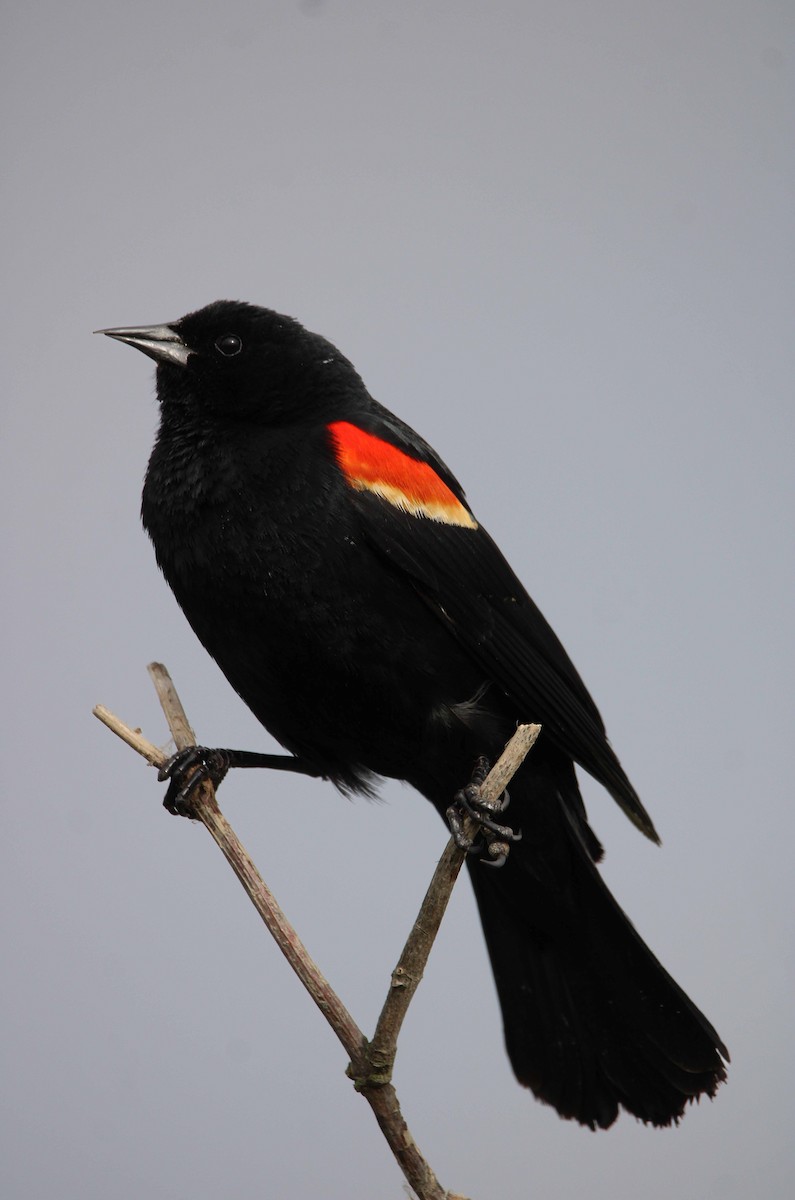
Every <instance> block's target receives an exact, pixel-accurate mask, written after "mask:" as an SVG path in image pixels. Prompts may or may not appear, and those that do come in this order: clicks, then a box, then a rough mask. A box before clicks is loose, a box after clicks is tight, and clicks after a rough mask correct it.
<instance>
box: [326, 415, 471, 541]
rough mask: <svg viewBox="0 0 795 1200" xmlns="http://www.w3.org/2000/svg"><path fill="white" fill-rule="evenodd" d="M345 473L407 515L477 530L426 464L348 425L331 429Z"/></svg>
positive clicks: (356, 484)
mask: <svg viewBox="0 0 795 1200" xmlns="http://www.w3.org/2000/svg"><path fill="white" fill-rule="evenodd" d="M328 428H329V433H330V434H331V440H332V444H333V446H334V453H335V455H336V457H337V463H338V465H339V467H340V470H341V471H342V473H343V475H344V476H345V478H346V479H347V481H348V483H349V484H350V486H351V487H353V488H356V489H357V490H358V491H369V492H374V493H375V495H376V496H380V497H381V499H382V500H387V501H388V502H389V503H390V504H394V505H395V507H396V508H400V509H402V510H403V512H407V513H411V514H412V516H415V517H427V518H429V519H430V520H431V521H442V522H444V523H445V524H446V525H463V526H465V527H466V528H467V529H477V527H478V526H477V521H476V520H475V518H474V517H473V516H472V513H471V512H470V511H469V509H468V508H467V507H466V505H464V504H462V503H461V501H460V500H459V499H458V497H457V496H456V495H455V493H454V492H452V491H451V490H450V488H449V487H448V486H447V484H446V483H445V482H444V480H443V479H440V478H439V476H438V475H437V474H436V472H435V471H434V469H433V467H431V466H429V464H428V463H425V462H421V461H420V460H419V459H417V458H412V457H411V455H409V454H406V453H404V451H403V450H398V448H397V447H396V446H393V445H392V444H391V443H390V442H385V441H384V440H383V439H382V438H380V437H377V436H376V435H375V434H374V433H366V432H365V431H364V430H363V429H359V427H358V426H357V425H351V424H350V422H349V421H334V422H333V423H332V424H331V425H329V427H328Z"/></svg>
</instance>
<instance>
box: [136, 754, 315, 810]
mask: <svg viewBox="0 0 795 1200" xmlns="http://www.w3.org/2000/svg"><path fill="white" fill-rule="evenodd" d="M230 767H265V768H269V769H270V770H272V771H295V772H297V773H298V774H299V775H310V776H312V777H313V778H315V779H318V778H321V777H322V775H323V772H322V771H319V770H318V769H317V767H315V766H313V764H312V763H310V762H307V761H306V759H303V758H294V757H293V756H292V755H291V754H259V753H258V752H257V751H255V750H211V749H209V748H208V747H207V746H188V747H187V748H186V749H185V750H178V751H177V753H176V754H174V755H172V757H171V758H170V759H169V760H168V762H167V763H165V764H164V765H163V766H162V767H161V768H160V770H159V771H158V773H157V778H158V779H159V780H160V782H161V783H162V782H163V781H164V780H165V779H168V780H169V784H168V791H167V792H166V797H165V800H164V801H163V806H164V808H167V809H168V811H169V812H170V813H172V814H173V815H174V816H175V817H190V816H191V815H192V814H191V811H190V798H191V795H192V794H193V792H194V790H195V789H196V788H197V787H198V786H199V784H200V783H202V782H203V781H204V780H209V781H210V782H211V783H212V784H213V785H214V787H218V785H219V783H220V782H221V780H222V779H223V778H224V776H225V775H226V773H227V771H228V770H229V769H230Z"/></svg>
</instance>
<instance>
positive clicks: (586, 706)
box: [350, 414, 659, 841]
mask: <svg viewBox="0 0 795 1200" xmlns="http://www.w3.org/2000/svg"><path fill="white" fill-rule="evenodd" d="M388 415H389V417H390V421H389V424H388V425H387V426H386V428H385V424H386V423H385V422H378V435H379V436H380V437H381V438H384V435H386V437H385V440H388V441H390V442H391V443H392V444H393V445H396V446H397V447H398V448H399V449H401V450H403V451H404V453H408V454H411V455H412V456H413V457H416V459H417V460H419V461H423V462H426V463H427V464H428V465H429V466H431V467H433V468H434V470H436V471H437V472H438V474H439V476H440V478H442V479H443V480H444V482H445V484H446V485H447V486H448V487H450V488H451V490H452V491H453V492H454V494H455V496H456V497H457V498H458V499H459V500H460V501H461V502H462V503H465V500H464V493H463V491H462V489H461V487H460V485H459V484H458V483H457V481H456V480H455V478H454V477H453V476H452V475H451V473H450V472H449V470H448V469H447V468H446V467H445V466H444V464H443V463H442V462H441V460H440V459H439V458H438V457H437V456H436V455H435V453H434V452H433V450H431V448H430V447H429V446H428V445H427V443H425V442H423V441H422V439H420V438H419V437H418V436H417V435H416V434H415V433H414V431H413V430H411V429H409V427H408V426H405V425H403V423H402V422H399V421H397V419H396V418H394V417H393V416H392V414H388ZM364 424H365V423H364V422H362V425H364ZM368 424H369V422H368ZM371 429H373V432H375V429H374V428H373V427H372V426H371ZM350 496H351V500H352V502H353V503H354V504H355V505H356V507H357V509H358V512H359V515H360V518H361V522H362V526H363V534H364V536H365V538H366V539H367V541H368V542H369V544H370V546H371V547H372V549H373V550H374V551H375V553H377V554H378V555H379V556H380V557H381V558H382V559H384V560H385V561H387V562H388V563H389V564H390V565H391V567H392V569H393V570H395V571H398V572H400V573H402V574H403V575H404V576H407V577H408V578H409V580H410V581H411V583H412V586H413V587H414V588H415V590H416V592H417V593H418V595H419V596H420V597H421V598H422V599H423V601H424V602H425V603H426V604H427V605H428V606H429V607H430V608H431V609H432V610H433V611H434V612H436V613H437V614H438V615H439V617H440V619H441V620H444V621H445V623H446V625H447V627H448V629H452V631H453V633H454V634H455V636H456V638H457V639H458V641H459V643H460V644H461V645H462V646H463V647H464V648H465V649H466V651H467V653H468V654H469V655H470V656H471V657H472V659H473V660H474V661H475V662H477V663H478V665H479V667H480V668H481V670H482V671H484V673H485V674H486V675H487V676H488V677H489V678H490V679H493V680H494V682H495V683H496V684H497V685H498V686H499V687H500V688H501V689H502V690H503V691H504V692H506V693H507V694H508V695H509V696H510V697H511V699H512V700H513V703H514V704H515V706H516V711H517V714H518V715H519V716H520V717H521V719H522V720H527V721H538V722H539V723H540V724H541V725H543V726H544V731H545V734H546V735H547V736H548V737H550V738H551V739H552V740H553V741H554V742H555V744H556V745H557V746H558V747H559V748H560V749H561V750H562V751H563V752H564V753H565V754H567V755H568V756H569V757H571V758H572V759H573V760H574V761H575V762H577V763H579V764H580V766H581V767H583V768H584V770H586V771H588V773H589V774H590V775H592V776H593V777H594V778H595V779H597V780H598V781H599V782H600V783H601V784H602V785H603V786H604V787H605V788H607V790H608V791H609V792H610V794H611V795H612V796H613V798H614V799H615V800H616V801H617V803H618V804H619V805H620V806H621V808H622V809H623V811H624V812H625V813H626V815H627V816H628V817H629V819H630V820H631V821H632V822H633V824H635V825H636V826H637V827H638V829H640V830H641V831H642V832H643V833H644V834H645V835H646V836H647V837H649V838H651V839H652V840H653V841H659V838H658V836H657V833H656V831H655V829H654V825H653V824H652V821H651V818H650V817H649V815H648V813H647V812H646V810H645V809H644V807H643V805H642V803H641V801H640V799H639V797H638V795H637V793H636V792H635V789H634V788H633V787H632V784H631V783H630V782H629V779H628V778H627V776H626V774H625V773H624V771H623V769H622V767H621V764H620V763H619V761H618V758H617V757H616V755H615V753H614V751H613V749H612V748H611V746H610V743H609V742H608V740H607V736H606V734H605V727H604V723H603V721H602V718H601V716H600V715H599V711H598V709H597V707H596V705H595V704H594V702H593V700H592V699H591V696H590V695H589V693H588V690H587V688H586V687H585V684H584V683H583V681H582V679H581V678H580V676H579V674H578V673H577V671H576V669H575V667H574V665H573V663H572V662H571V659H570V658H569V656H568V654H567V653H566V651H565V650H564V648H563V646H562V645H561V643H560V641H559V640H558V638H557V637H556V636H555V633H554V632H553V630H552V629H551V627H550V625H549V624H548V622H547V621H546V620H545V619H544V617H543V615H542V614H541V612H540V610H539V609H538V607H537V606H536V605H535V604H534V603H533V601H532V600H531V599H530V597H529V596H528V594H527V592H526V591H525V589H524V588H523V586H522V584H521V583H520V582H519V580H518V579H517V577H516V575H515V574H514V572H513V571H512V570H511V568H510V566H509V565H508V563H507V562H506V560H505V558H504V557H503V555H502V553H501V552H500V550H499V549H498V547H497V546H496V545H495V543H494V542H493V541H492V539H491V537H490V536H489V535H488V533H487V532H486V531H485V529H482V528H481V527H479V526H475V527H474V528H470V527H462V526H460V525H457V524H448V523H447V522H442V521H437V520H433V519H429V518H428V517H424V516H417V515H414V514H413V513H411V512H406V511H402V510H401V509H400V508H399V507H397V506H396V505H395V504H393V503H390V502H389V500H387V499H384V498H382V497H381V496H379V495H377V494H374V493H373V492H372V491H369V490H355V489H351V491H350ZM467 511H469V510H467Z"/></svg>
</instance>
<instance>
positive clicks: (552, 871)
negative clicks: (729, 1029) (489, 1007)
mask: <svg viewBox="0 0 795 1200" xmlns="http://www.w3.org/2000/svg"><path fill="white" fill-rule="evenodd" d="M572 779H573V776H572ZM522 784H523V781H522V780H521V778H520V785H519V786H520V789H521V790H524V789H523V787H522ZM574 786H575V787H576V783H575V784H574ZM533 790H534V791H535V792H536V794H535V795H533V797H532V799H530V797H529V796H527V797H526V798H525V797H523V796H521V795H519V796H518V797H517V794H516V787H514V788H513V789H512V794H513V797H514V807H512V811H516V809H522V810H523V815H524V814H530V813H534V814H535V815H536V816H537V815H538V814H539V812H541V813H542V817H541V820H540V822H539V821H538V820H536V821H535V826H536V827H535V828H533V827H532V826H533V824H534V822H533V821H532V820H531V822H530V824H531V828H525V832H524V838H523V840H522V841H521V842H519V843H516V844H515V845H514V846H513V847H512V849H511V853H510V856H509V859H508V862H507V863H506V865H505V867H503V868H501V869H500V870H496V871H495V870H492V869H490V868H489V867H487V866H484V865H483V864H480V863H478V862H471V863H470V872H471V875H472V880H473V884H474V887H475V895H476V897H477V902H478V907H479V910H480V915H481V920H482V923H483V929H484V932H485V935H486V942H487V945H488V949H489V954H490V957H491V962H492V967H493V970H494V976H495V980H496V983H497V991H498V994H499V998H500V1002H501V1006H502V1011H503V1021H504V1026H505V1038H506V1043H507V1048H508V1053H509V1056H510V1059H511V1063H512V1065H513V1068H514V1071H515V1073H516V1075H517V1077H518V1079H519V1080H520V1082H521V1083H523V1084H525V1085H526V1086H528V1087H530V1088H532V1090H533V1091H534V1092H535V1094H536V1095H537V1096H538V1097H539V1099H541V1100H543V1101H546V1102H547V1103H549V1104H551V1105H553V1106H554V1107H555V1108H556V1109H557V1110H558V1112H559V1113H560V1114H561V1115H562V1116H564V1117H569V1118H572V1119H574V1120H577V1121H579V1122H581V1123H582V1124H583V1125H588V1126H590V1127H591V1128H593V1129H595V1128H603V1129H604V1128H607V1127H608V1126H609V1125H611V1124H612V1123H613V1121H614V1120H615V1119H616V1117H617V1116H618V1113H619V1110H620V1109H621V1108H624V1109H626V1110H627V1111H628V1112H630V1113H632V1114H634V1115H635V1116H636V1117H638V1118H639V1119H640V1120H641V1121H645V1122H649V1123H651V1124H653V1125H669V1124H671V1123H672V1122H673V1123H675V1122H677V1121H678V1120H679V1118H680V1117H681V1116H682V1114H683V1112H684V1109H685V1107H686V1105H687V1103H688V1101H690V1100H694V1099H697V1098H698V1097H699V1096H701V1095H707V1096H713V1095H714V1094H715V1091H716V1089H717V1087H718V1085H719V1084H720V1083H721V1082H722V1081H723V1080H724V1079H725V1077H726V1071H725V1067H724V1063H723V1061H722V1059H726V1060H728V1057H729V1056H728V1052H727V1050H726V1047H725V1046H724V1044H723V1042H722V1041H721V1039H720V1038H719V1037H718V1035H717V1033H716V1032H715V1030H714V1029H713V1027H712V1025H711V1024H710V1023H709V1021H708V1020H707V1019H706V1017H704V1016H703V1014H702V1013H701V1012H699V1010H698V1009H697V1008H696V1006H695V1005H694V1004H693V1002H692V1001H691V1000H690V999H689V998H688V997H687V996H686V995H685V993H684V992H683V991H682V989H681V988H680V987H679V986H678V984H676V983H675V981H674V980H673V979H672V978H671V976H670V975H669V974H668V972H667V971H666V970H665V969H664V968H663V967H662V966H661V964H660V963H659V962H658V961H657V959H656V958H655V957H654V955H653V954H652V952H651V951H650V950H649V948H648V947H647V946H646V945H645V943H644V942H643V941H642V939H641V938H640V936H639V935H638V933H637V932H636V931H635V929H634V928H633V926H632V925H631V923H630V922H629V920H628V919H627V917H626V916H625V915H624V913H623V912H622V911H621V909H620V907H619V906H618V904H617V903H616V901H615V900H614V899H613V897H612V895H611V894H610V892H609V891H608V889H607V887H606V886H605V884H604V883H603V881H602V879H601V877H600V875H599V872H598V870H597V868H596V866H595V865H594V862H593V857H592V854H591V853H589V850H590V849H591V846H590V844H589V842H588V841H587V839H584V838H583V836H582V832H581V829H580V819H579V816H576V817H573V816H572V815H571V814H572V813H573V807H572V806H571V805H567V804H566V802H565V800H564V799H563V797H562V796H561V795H560V794H557V795H554V796H552V797H550V796H546V797H539V795H538V793H537V791H536V789H535V788H533ZM517 799H518V800H519V803H518V804H517ZM522 823H524V822H522ZM552 835H554V836H552ZM551 847H552V849H551Z"/></svg>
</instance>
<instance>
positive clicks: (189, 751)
mask: <svg viewBox="0 0 795 1200" xmlns="http://www.w3.org/2000/svg"><path fill="white" fill-rule="evenodd" d="M230 766H231V763H230V761H229V755H228V753H227V751H226V750H209V749H208V748H207V746H188V747H187V748H186V749H185V750H178V751H177V753H176V754H173V755H172V756H171V758H170V759H169V760H168V762H167V763H164V764H163V766H162V767H161V768H160V770H159V771H158V773H157V778H158V779H159V781H160V782H161V783H163V782H164V781H165V780H166V779H167V780H168V781H169V784H168V791H167V792H166V796H165V799H164V801H163V807H164V808H166V809H168V811H169V812H170V813H172V814H173V816H175V817H192V816H193V815H194V814H193V812H192V809H191V799H192V798H193V795H194V793H195V791H196V789H197V787H199V785H200V784H202V783H204V782H205V781H207V780H209V782H210V783H212V784H213V786H214V787H218V785H219V783H220V782H221V780H222V779H223V778H224V776H225V775H226V773H227V771H228V770H229V767H230Z"/></svg>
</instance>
